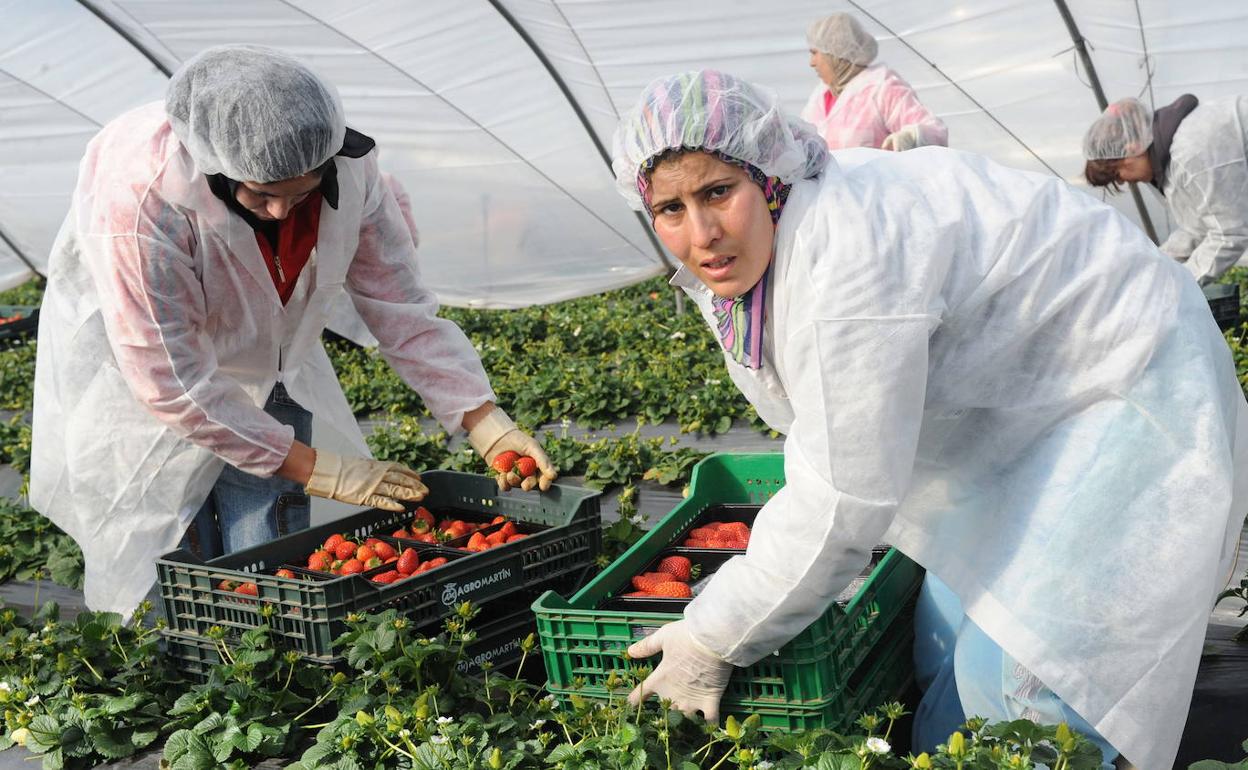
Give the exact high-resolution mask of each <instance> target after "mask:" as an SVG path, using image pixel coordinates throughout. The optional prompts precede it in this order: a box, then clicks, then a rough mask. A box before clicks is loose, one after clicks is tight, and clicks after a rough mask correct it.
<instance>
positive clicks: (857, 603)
mask: <svg viewBox="0 0 1248 770" xmlns="http://www.w3.org/2000/svg"><path fill="white" fill-rule="evenodd" d="M783 486H784V461H783V456H782V455H779V454H746V455H724V454H721V455H713V456H711V457H708V458H706V459H705V460H703V461H702V462H701V463H699V464H698V465H697V466H696V467H695V468H694V471H693V480H692V483H691V485H690V493H689V496H688V497H687V498H686V499H685V500H684V501H683V502H682V503H681V504H680V505H678V506H677V507H676V508H675V509H674V510H673V511H672V512H671V513H670V514H668V515H667V516H666V517H665V518H664V519H663V521H661V522H660V523H659V524H658V525H657V526H655V528H654V529H652V530H651V531H650V532H648V533H647V534H646V535H645V536H644V537H643V538H642V539H641V540H640V541H639V542H638V543H636V544H635V545H634V546H633V547H632V548H630V549H629V550H628V551H627V552H626V553H625V554H624V555H623V556H621V557H620V558H619V559H617V560H616V561H615V562H614V563H613V564H612V565H611V566H610V567H608V568H607V569H606V570H604V571H603V572H602V573H601V574H600V575H599V576H598V577H597V578H596V579H594V580H593V581H592V582H590V583H589V584H588V585H587V586H585V588H583V589H582V590H581V591H580V592H578V593H577V594H575V595H574V596H573V597H572V598H571V599H563V598H562V597H560V596H559V595H557V594H556V593H554V592H547V593H545V594H543V595H542V596H540V597H539V598H538V600H537V601H536V602H534V604H533V609H534V611H535V613H536V615H537V627H538V636H539V638H540V643H541V647H542V655H543V658H544V660H545V664H546V671H547V675H548V677H549V682H548V687H549V689H550V690H551V692H553V693H555V694H556V695H560V696H567V695H568V694H569V693H570V692H572V691H573V690H574V689H575V691H576V692H578V693H579V694H580V695H582V696H585V697H592V698H606V697H608V693H607V690H606V687H605V682H606V679H607V677H608V676H609V675H610V673H611V672H612V671H617V672H619V671H623V670H624V669H625V668H626V666H627V662H626V661H624V660H623V659H622V657H621V653H622V651H623V650H625V649H627V648H628V646H629V645H630V644H632V643H633V642H634V641H636V640H637V639H640V638H642V637H644V636H645V635H646V634H648V633H649V632H650V631H652V630H653V629H655V628H657V627H659V626H661V625H663V624H665V623H670V622H672V621H674V620H677V619H679V618H680V615H679V614H676V613H663V612H628V611H620V610H603V609H598V607H599V605H600V603H602V602H603V601H605V600H607V599H609V598H610V597H612V596H614V595H616V594H617V593H618V592H621V591H624V590H628V589H627V588H626V586H627V585H628V580H629V578H630V577H631V576H632V575H634V574H637V573H638V572H640V571H641V570H642V569H643V568H644V567H645V565H646V564H648V563H649V561H650V560H651V559H652V558H653V557H654V555H655V554H657V553H658V552H659V551H660V550H662V549H663V548H665V547H667V546H668V545H669V544H671V543H672V542H673V540H674V539H675V538H676V537H677V536H679V535H680V534H681V533H682V532H683V531H684V530H685V529H686V528H687V527H688V526H689V525H690V524H692V523H693V522H694V521H695V520H696V519H697V518H698V517H699V516H700V515H701V514H702V512H703V511H705V510H706V509H707V508H709V507H710V506H712V505H715V504H719V503H758V504H761V503H764V502H766V500H767V499H769V498H770V497H771V496H772V495H774V494H775V493H776V492H777V491H779V490H780V489H781V488H782V487H783ZM922 580H923V570H922V568H920V567H919V566H918V565H917V564H915V563H914V562H913V561H911V560H910V559H908V558H907V557H906V556H905V555H903V554H902V553H900V552H898V551H896V550H891V551H889V552H888V554H887V555H885V556H884V558H883V559H882V560H881V561H880V562H879V563H878V564H877V565H876V567H875V569H874V571H873V572H872V574H871V575H870V577H869V578H868V579H867V580H866V581H865V583H864V584H863V585H862V587H861V588H860V589H859V591H858V593H857V594H856V595H855V596H854V597H853V598H852V599H851V600H850V601H849V602H848V603H847V604H845V605H843V606H842V605H834V606H832V607H831V608H829V609H828V611H827V612H825V613H824V614H823V615H822V616H821V617H820V618H819V619H817V620H816V621H815V622H814V623H812V624H811V625H810V626H809V627H807V628H806V629H805V630H804V631H802V633H800V634H799V635H798V636H797V637H796V638H794V639H793V640H792V641H790V642H789V643H788V644H787V645H785V646H784V647H783V648H781V649H780V650H779V651H778V652H776V653H775V654H773V655H769V656H767V657H766V658H764V659H763V660H760V661H759V662H757V663H755V664H754V665H752V666H749V667H747V668H743V669H738V670H737V671H735V672H734V674H733V677H732V679H731V680H730V682H729V684H728V687H727V689H726V690H725V693H724V700H723V703H722V706H721V711H723V712H724V713H741V712H753V713H759V714H760V715H761V716H762V717H763V726H764V727H767V728H770V729H788V728H790V727H792V726H794V725H795V724H801V725H809V724H815V723H818V724H819V725H822V726H834V725H838V724H840V723H841V721H842V720H843V719H845V718H853V717H856V716H857V713H858V710H861V709H859V708H858V705H857V704H858V703H859V702H864V703H865V702H867V701H871V703H867V705H873V704H874V703H878V702H883V701H884V700H888V699H889V698H895V697H898V696H899V695H900V694H901V692H902V691H904V689H905V687H906V686H907V685H908V683H909V681H910V678H911V675H912V670H913V666H912V664H911V662H910V648H911V645H912V641H913V633H914V631H913V623H912V622H911V618H912V614H913V606H914V600H915V598H916V597H917V594H918V588H919V586H920V584H921V583H922ZM902 648H904V654H903V653H900V652H894V651H896V650H900V649H902ZM890 652H891V653H893V654H894V655H895V656H896V658H897V659H896V661H895V666H894V667H893V668H890V669H889V671H888V676H881V675H879V672H876V673H875V674H874V675H872V676H867V675H866V673H865V672H866V669H867V668H870V667H871V666H872V665H875V662H876V661H878V660H880V659H881V656H884V657H887V655H886V653H890ZM890 660H892V659H891V658H890ZM578 684H579V687H577V685H578ZM851 712H852V713H851Z"/></svg>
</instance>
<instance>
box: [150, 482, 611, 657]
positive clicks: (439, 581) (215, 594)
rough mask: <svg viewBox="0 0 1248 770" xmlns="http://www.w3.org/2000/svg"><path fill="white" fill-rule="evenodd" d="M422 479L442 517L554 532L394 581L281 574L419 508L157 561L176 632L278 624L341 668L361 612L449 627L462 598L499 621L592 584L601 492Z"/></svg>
mask: <svg viewBox="0 0 1248 770" xmlns="http://www.w3.org/2000/svg"><path fill="white" fill-rule="evenodd" d="M422 479H423V480H424V482H425V484H426V486H428V487H429V495H428V497H427V498H426V500H425V501H423V503H422V504H423V505H425V506H426V507H428V508H430V509H431V510H435V509H437V510H442V509H445V510H454V511H462V512H469V513H470V512H475V513H480V514H489V515H490V516H491V517H492V516H496V515H503V516H506V517H508V518H509V519H513V520H516V521H517V522H525V523H528V524H531V525H534V526H535V528H536V527H543V529H541V530H540V531H536V532H534V533H533V534H530V535H529V536H527V537H525V538H524V539H522V540H519V541H516V542H514V543H510V544H506V545H502V546H498V547H496V548H491V549H489V550H487V551H482V552H479V553H469V552H464V551H454V550H451V549H444V548H439V549H438V550H439V551H440V552H441V553H442V554H443V555H447V556H448V558H452V557H453V558H452V562H451V563H449V564H446V565H444V566H443V567H440V568H438V569H435V570H431V571H429V572H427V573H424V574H421V575H416V576H413V577H410V578H408V579H406V580H402V581H399V582H396V583H391V584H388V585H387V584H377V583H372V582H371V581H369V580H368V576H370V575H372V574H375V573H377V572H380V571H385V568H384V567H379V568H374V569H373V570H370V571H368V572H367V573H362V574H359V575H348V576H333V575H326V576H325V577H326V579H323V580H315V579H313V580H309V579H306V578H307V577H308V576H306V575H302V574H297V576H296V578H294V579H291V578H279V577H276V576H274V575H273V574H272V573H273V572H274V571H275V570H276V569H278V568H280V567H283V566H285V565H295V566H297V565H299V564H302V563H306V559H307V556H308V555H309V554H310V553H312V552H313V551H314V550H316V549H317V548H318V547H319V546H320V545H321V544H322V543H324V542H325V540H326V538H328V537H329V536H330V535H332V534H335V533H341V534H343V535H344V536H346V537H349V538H359V539H363V538H366V537H369V536H372V535H379V536H380V535H382V533H385V535H388V534H389V533H390V532H393V531H395V530H396V529H398V528H399V527H400V526H403V525H404V524H406V523H407V522H408V521H410V520H411V518H412V514H411V513H409V512H390V511H381V510H377V509H373V510H369V511H364V512H361V513H358V514H354V515H352V516H348V517H346V518H344V519H340V520H338V521H334V522H330V523H328V524H323V525H320V526H317V527H312V528H310V529H307V530H304V531H302V532H296V533H293V534H291V535H287V536H285V537H282V538H278V539H276V540H274V541H272V542H269V543H265V544H263V545H260V546H256V547H254V548H249V549H246V550H243V551H239V552H236V553H233V554H228V555H226V556H222V557H220V558H217V559H213V560H212V561H210V562H207V563H204V562H202V561H200V560H198V559H196V557H195V556H194V555H192V554H190V553H189V552H187V551H183V550H179V551H175V552H173V553H171V554H168V555H166V556H165V557H163V558H161V559H160V560H158V561H157V570H158V573H159V579H160V593H161V600H162V606H163V610H164V613H165V618H166V620H167V621H168V624H169V630H170V631H172V632H174V633H176V634H180V635H184V636H186V635H190V636H196V637H200V638H204V641H208V640H207V639H206V638H205V636H206V634H207V633H208V631H209V629H211V628H213V627H218V626H219V627H221V628H223V629H225V632H226V636H227V638H233V637H236V636H239V635H241V634H242V633H243V632H245V631H246V630H248V629H251V628H254V627H256V626H258V625H260V624H262V623H267V624H268V625H269V626H270V628H271V629H272V632H273V635H274V638H275V640H276V642H275V643H276V644H277V645H278V646H281V647H283V648H287V649H294V650H297V651H298V652H300V653H301V654H303V655H304V657H306V658H308V659H311V660H319V661H330V660H333V659H334V658H335V657H336V653H335V650H334V640H335V639H337V638H338V637H339V636H340V635H341V634H342V633H343V631H345V630H346V624H345V621H346V617H347V615H349V614H351V613H362V612H380V611H381V610H384V609H388V608H391V607H393V608H397V609H398V610H399V611H400V612H401V613H402V614H403V615H404V616H405V617H407V618H409V619H410V620H411V621H412V622H414V623H416V624H417V625H418V626H424V625H426V624H430V623H434V622H437V621H439V620H440V619H441V618H443V617H444V616H445V615H447V614H448V613H450V612H451V611H452V610H453V608H454V607H455V606H456V605H458V604H459V603H460V602H463V601H472V602H474V603H476V604H479V605H481V606H482V616H483V618H484V619H486V620H487V621H488V620H489V619H490V618H491V616H492V615H497V614H498V613H497V612H495V609H494V603H495V602H496V601H497V600H500V599H502V598H504V597H508V596H510V595H512V594H517V593H520V592H524V591H530V592H532V591H539V590H546V589H547V588H553V587H554V586H556V585H559V586H564V588H563V590H567V589H568V587H569V586H571V587H572V588H575V587H577V584H579V583H580V581H582V580H583V579H585V578H587V577H588V576H589V574H590V571H591V569H592V567H593V564H594V559H595V558H596V557H597V556H598V553H599V552H600V550H601V542H602V535H601V516H600V514H599V508H598V495H599V493H598V492H597V491H594V490H587V489H578V488H575V487H567V486H562V485H555V486H553V487H552V488H551V490H550V491H549V492H545V493H542V494H540V495H539V494H537V493H536V492H521V491H511V492H499V491H498V486H497V484H496V483H495V481H494V480H493V479H490V478H488V477H485V476H476V475H473V474H467V473H456V472H453V471H430V472H428V473H425V474H423V475H422ZM413 507H415V506H413ZM412 545H420V546H421V547H422V548H429V546H426V545H425V544H423V543H413V544H412ZM227 579H228V580H233V581H237V582H244V581H245V582H252V583H255V584H256V586H257V592H258V596H255V597H252V596H244V595H240V594H237V593H235V592H233V591H224V590H221V589H219V588H217V586H218V584H219V583H220V582H221V581H222V580H227ZM526 607H527V605H526Z"/></svg>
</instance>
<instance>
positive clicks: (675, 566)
mask: <svg viewBox="0 0 1248 770" xmlns="http://www.w3.org/2000/svg"><path fill="white" fill-rule="evenodd" d="M658 571H659V572H666V573H668V574H670V575H671V576H672V577H674V578H676V579H677V580H679V581H680V582H682V583H688V582H689V580H690V579H691V578H692V577H693V562H691V561H689V559H688V558H686V557H684V556H668V557H667V558H665V559H663V560H662V561H660V562H659V566H658Z"/></svg>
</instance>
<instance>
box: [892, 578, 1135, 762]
mask: <svg viewBox="0 0 1248 770" xmlns="http://www.w3.org/2000/svg"><path fill="white" fill-rule="evenodd" d="M914 636H915V638H914V663H915V679H916V681H917V682H918V685H919V688H920V689H921V690H923V699H922V700H921V701H919V707H918V709H917V710H916V711H915V715H914V735H913V739H912V743H913V750H914V751H915V752H920V751H928V752H930V751H933V750H934V749H935V748H936V744H938V743H943V742H944V741H946V740H948V738H949V736H950V735H951V734H953V732H954V731H955V730H957V729H958V727H959V726H961V724H962V723H963V722H965V721H966V719H967V717H968V716H978V717H983V718H985V719H987V720H988V721H990V722H1000V721H1012V720H1015V719H1030V720H1031V721H1033V722H1037V723H1040V724H1046V725H1054V724H1058V723H1060V722H1065V723H1066V724H1067V725H1069V726H1070V729H1071V730H1073V731H1075V732H1077V733H1082V734H1083V735H1084V736H1086V737H1087V738H1088V739H1089V740H1091V741H1092V742H1093V743H1095V744H1096V745H1097V746H1098V747H1099V748H1100V750H1101V755H1102V757H1103V758H1104V761H1105V763H1106V764H1105V765H1102V767H1109V768H1112V767H1113V765H1112V762H1113V761H1114V759H1115V758H1116V757H1117V756H1118V751H1117V750H1116V749H1114V748H1113V747H1112V746H1110V745H1109V743H1108V742H1107V741H1106V740H1105V739H1104V738H1102V737H1101V736H1100V734H1099V733H1097V732H1096V730H1094V729H1092V726H1091V725H1090V724H1088V722H1087V720H1085V719H1084V718H1083V717H1081V716H1079V715H1078V714H1077V713H1075V711H1074V709H1072V708H1071V707H1070V706H1068V705H1066V703H1065V702H1063V701H1062V699H1061V698H1059V697H1057V695H1056V694H1055V693H1054V692H1053V691H1052V690H1050V689H1049V688H1048V687H1046V686H1045V685H1044V683H1043V682H1041V681H1040V680H1039V679H1037V678H1036V676H1035V674H1032V673H1031V672H1030V671H1028V670H1027V669H1026V668H1024V667H1023V666H1022V664H1020V663H1019V662H1018V661H1016V660H1014V659H1013V658H1012V657H1010V656H1009V654H1008V653H1006V652H1005V650H1003V649H1001V647H1000V646H999V645H998V644H997V643H996V642H994V641H992V639H991V638H989V636H988V635H987V634H985V633H984V632H983V630H982V629H980V627H979V626H977V625H975V624H974V623H972V622H971V619H970V618H968V617H966V615H965V614H963V612H962V602H961V601H959V600H958V597H957V595H956V594H955V593H954V592H953V591H952V590H950V588H949V587H948V586H947V585H945V584H944V583H943V582H941V581H940V579H939V578H937V577H936V576H935V575H933V574H932V573H930V572H929V573H928V574H927V579H926V580H924V581H923V587H922V589H920V591H919V600H918V604H917V606H916V607H915V616H914Z"/></svg>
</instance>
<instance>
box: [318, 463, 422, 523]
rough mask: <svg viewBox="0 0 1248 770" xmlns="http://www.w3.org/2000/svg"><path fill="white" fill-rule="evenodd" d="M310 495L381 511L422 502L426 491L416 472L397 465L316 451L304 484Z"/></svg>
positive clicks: (399, 508)
mask: <svg viewBox="0 0 1248 770" xmlns="http://www.w3.org/2000/svg"><path fill="white" fill-rule="evenodd" d="M304 491H306V492H307V493H308V494H309V495H316V496H317V497H327V498H329V499H330V500H338V501H340V502H344V503H351V504H352V505H367V506H368V507H370V508H380V509H382V510H383V511H401V510H403V502H404V501H407V502H416V501H417V500H423V499H424V498H425V495H427V494H429V489H428V487H426V486H425V485H424V484H422V483H421V482H420V475H419V474H418V473H416V471H414V470H412V469H411V468H408V467H407V466H405V465H400V464H399V463H390V462H382V461H380V460H370V459H368V458H365V457H342V456H341V455H336V454H334V453H333V452H326V451H325V450H324V449H318V450H316V464H315V465H313V467H312V476H311V478H309V479H308V483H307V484H306V485H304Z"/></svg>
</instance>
